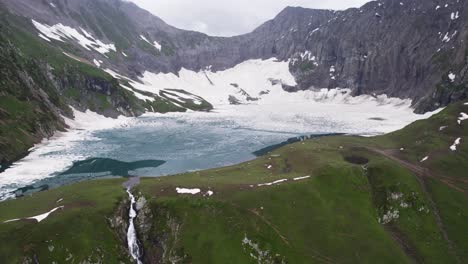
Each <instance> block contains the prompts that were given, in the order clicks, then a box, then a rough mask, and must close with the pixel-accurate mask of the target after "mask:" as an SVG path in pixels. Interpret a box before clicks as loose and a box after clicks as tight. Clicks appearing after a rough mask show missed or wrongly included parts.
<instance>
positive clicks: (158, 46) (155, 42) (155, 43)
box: [140, 35, 162, 51]
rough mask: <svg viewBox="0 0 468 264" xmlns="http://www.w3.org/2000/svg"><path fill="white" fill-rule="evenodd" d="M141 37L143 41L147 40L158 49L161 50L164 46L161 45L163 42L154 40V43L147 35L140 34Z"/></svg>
mask: <svg viewBox="0 0 468 264" xmlns="http://www.w3.org/2000/svg"><path fill="white" fill-rule="evenodd" d="M140 38H141V39H142V40H143V41H145V42H147V43H148V44H150V45H152V46H153V47H155V48H156V49H157V50H158V51H161V49H162V46H161V44H159V43H158V42H157V41H153V43H151V41H149V40H148V39H147V38H146V37H145V36H143V35H140Z"/></svg>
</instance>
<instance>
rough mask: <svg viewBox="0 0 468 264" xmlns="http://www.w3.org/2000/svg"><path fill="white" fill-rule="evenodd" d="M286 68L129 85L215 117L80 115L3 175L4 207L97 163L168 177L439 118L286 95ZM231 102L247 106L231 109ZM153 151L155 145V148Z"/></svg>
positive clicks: (311, 94) (367, 99)
mask: <svg viewBox="0 0 468 264" xmlns="http://www.w3.org/2000/svg"><path fill="white" fill-rule="evenodd" d="M48 36H50V35H48ZM288 65H289V64H288V62H279V61H276V60H275V59H269V60H264V61H262V60H250V61H246V62H244V63H241V64H239V65H237V66H235V67H233V68H231V69H228V70H225V71H218V72H212V71H211V70H209V69H207V70H206V71H200V72H193V71H189V70H186V69H182V70H181V71H180V73H179V74H178V76H177V75H175V74H172V73H170V74H154V73H150V72H146V73H145V74H144V77H143V78H142V79H141V80H140V81H141V82H137V81H133V82H131V84H132V86H133V87H135V88H137V89H139V90H143V91H149V92H153V93H157V92H158V91H160V90H163V89H168V88H169V89H183V90H186V91H188V92H190V93H193V94H195V95H198V96H201V97H203V98H204V99H206V100H207V101H209V102H210V103H212V104H213V105H214V107H215V109H214V110H213V111H212V112H209V113H207V112H192V111H189V112H187V113H169V114H164V115H163V114H154V113H147V114H145V115H143V116H141V117H138V118H125V117H121V118H119V119H110V118H105V117H103V116H100V115H97V114H96V113H93V112H90V111H88V112H86V113H82V112H78V111H75V119H74V120H66V121H67V123H68V124H69V126H70V129H69V131H68V132H65V133H57V134H56V136H54V137H53V138H51V139H48V140H44V141H43V142H42V143H40V144H38V145H37V146H36V147H34V148H33V149H32V150H31V153H30V154H29V156H27V157H26V158H24V159H22V160H20V161H18V162H16V163H15V164H14V165H13V166H12V167H11V168H9V169H7V170H6V171H5V172H4V173H1V174H0V200H2V199H7V198H10V197H13V194H12V191H14V190H16V189H18V188H22V187H25V186H28V185H30V184H33V183H35V182H37V181H38V180H41V179H44V178H48V177H55V176H56V175H57V173H59V172H63V171H64V170H65V169H67V168H69V167H70V166H71V165H72V164H73V162H74V161H80V160H84V159H88V158H92V157H106V158H112V159H116V160H124V161H137V160H143V159H162V160H167V161H168V163H167V165H164V166H166V167H164V166H163V167H161V169H160V170H159V171H141V172H140V171H137V172H135V173H137V174H140V173H141V174H143V175H144V176H151V175H153V173H154V175H156V174H157V175H164V174H171V173H177V172H182V171H186V170H196V169H205V168H209V167H215V166H222V165H228V164H232V163H236V162H242V161H246V160H249V159H252V158H254V156H253V155H251V154H250V153H251V152H252V151H255V150H257V149H261V148H263V147H266V146H268V145H272V144H276V143H279V142H281V141H283V140H286V139H288V138H290V137H294V136H299V135H310V134H322V133H348V134H357V135H365V136H370V135H377V134H382V133H388V132H391V131H394V130H398V129H400V128H403V127H404V126H406V125H408V124H409V123H411V122H413V121H415V120H418V119H423V118H427V117H429V116H431V115H432V114H433V113H427V114H425V115H417V114H414V113H413V109H412V108H411V107H410V106H411V101H410V100H402V99H397V98H388V97H387V96H385V95H381V96H369V95H366V96H358V97H352V96H351V95H350V91H349V90H348V89H339V88H337V89H332V90H327V89H322V90H318V91H301V92H296V93H288V92H285V91H283V89H282V86H281V83H284V84H288V85H295V81H294V77H293V76H292V75H291V74H290V72H289V68H288ZM241 89H242V90H241ZM246 94H247V95H246ZM229 96H234V97H235V98H237V99H238V100H239V101H240V102H241V103H242V104H241V105H230V104H229V100H228V99H229ZM248 97H251V98H257V99H258V100H256V101H252V100H247V98H248ZM147 144H155V145H154V146H152V147H151V148H149V147H147V146H146V145H147ZM130 150H133V151H130ZM233 152H234V153H235V152H239V153H243V152H245V153H244V154H238V155H235V154H231V153H233ZM171 161H172V162H171Z"/></svg>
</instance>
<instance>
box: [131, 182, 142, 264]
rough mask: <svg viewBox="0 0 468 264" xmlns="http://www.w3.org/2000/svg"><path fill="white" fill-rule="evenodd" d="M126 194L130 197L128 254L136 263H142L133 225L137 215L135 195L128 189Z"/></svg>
mask: <svg viewBox="0 0 468 264" xmlns="http://www.w3.org/2000/svg"><path fill="white" fill-rule="evenodd" d="M127 193H128V196H129V197H130V210H129V212H128V216H129V223H128V231H127V242H128V250H129V251H130V255H132V258H133V259H134V260H135V262H136V263H137V264H143V263H142V262H141V260H140V257H141V255H140V247H139V246H138V239H137V236H136V231H135V225H134V224H133V219H134V218H135V217H136V216H137V213H136V211H135V209H134V206H135V203H136V202H135V196H133V194H132V193H131V192H130V189H127Z"/></svg>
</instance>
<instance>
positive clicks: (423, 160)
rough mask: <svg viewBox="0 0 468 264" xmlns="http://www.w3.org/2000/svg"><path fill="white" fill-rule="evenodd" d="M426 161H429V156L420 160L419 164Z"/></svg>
mask: <svg viewBox="0 0 468 264" xmlns="http://www.w3.org/2000/svg"><path fill="white" fill-rule="evenodd" d="M428 159H429V156H426V157H424V158H422V160H421V161H420V162H425V161H426V160H428Z"/></svg>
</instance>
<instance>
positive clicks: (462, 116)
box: [457, 112, 468, 125]
mask: <svg viewBox="0 0 468 264" xmlns="http://www.w3.org/2000/svg"><path fill="white" fill-rule="evenodd" d="M466 119H468V114H466V113H464V112H462V113H460V117H458V120H457V122H458V124H459V125H461V124H462V122H463V121H465V120H466Z"/></svg>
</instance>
